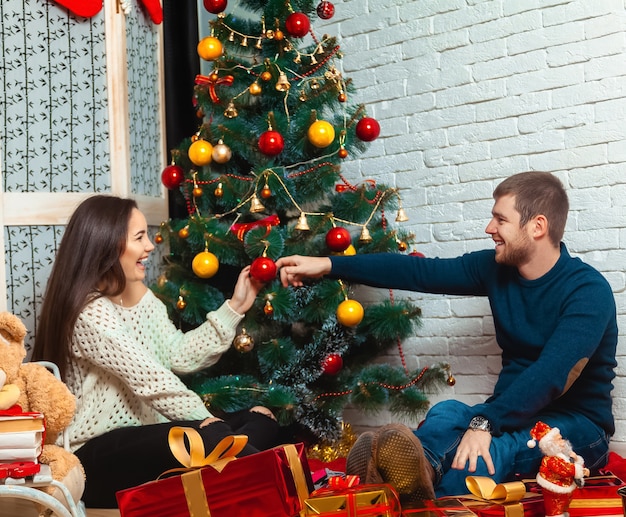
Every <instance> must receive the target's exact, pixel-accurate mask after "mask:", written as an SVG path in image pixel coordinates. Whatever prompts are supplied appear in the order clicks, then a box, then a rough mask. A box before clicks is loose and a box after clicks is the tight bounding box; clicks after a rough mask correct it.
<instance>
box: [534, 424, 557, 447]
mask: <svg viewBox="0 0 626 517" xmlns="http://www.w3.org/2000/svg"><path fill="white" fill-rule="evenodd" d="M560 434H561V431H560V430H559V428H558V427H550V426H549V425H548V424H544V423H543V422H537V423H536V424H535V426H534V427H533V428H532V429H531V430H530V438H531V439H530V440H528V442H527V443H526V445H528V447H530V448H531V449H532V448H533V447H535V446H536V445H537V442H539V444H540V445H541V442H542V441H544V443H547V442H549V441H550V440H553V439H554V438H555V437H556V436H558V435H560Z"/></svg>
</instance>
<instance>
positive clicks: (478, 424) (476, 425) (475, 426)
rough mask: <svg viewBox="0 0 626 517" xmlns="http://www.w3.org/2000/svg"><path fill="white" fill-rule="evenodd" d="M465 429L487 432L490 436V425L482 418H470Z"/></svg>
mask: <svg viewBox="0 0 626 517" xmlns="http://www.w3.org/2000/svg"><path fill="white" fill-rule="evenodd" d="M467 428H468V429H472V430H473V431H487V432H488V433H490V434H491V424H490V423H489V420H487V419H486V418H485V417H484V416H475V417H474V418H472V420H471V421H470V423H469V426H468V427H467Z"/></svg>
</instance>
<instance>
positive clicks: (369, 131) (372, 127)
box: [356, 117, 380, 142]
mask: <svg viewBox="0 0 626 517" xmlns="http://www.w3.org/2000/svg"><path fill="white" fill-rule="evenodd" d="M378 135H380V124H378V122H377V121H376V119H373V118H372V117H364V118H362V119H361V120H359V122H358V123H357V125H356V136H358V137H359V138H360V139H361V140H363V141H364V142H371V141H372V140H376V139H377V138H378Z"/></svg>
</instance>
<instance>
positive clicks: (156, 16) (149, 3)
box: [55, 0, 163, 24]
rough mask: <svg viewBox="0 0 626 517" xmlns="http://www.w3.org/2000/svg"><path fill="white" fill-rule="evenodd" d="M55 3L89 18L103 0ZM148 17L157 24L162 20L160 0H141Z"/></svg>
mask: <svg viewBox="0 0 626 517" xmlns="http://www.w3.org/2000/svg"><path fill="white" fill-rule="evenodd" d="M55 1H56V3H57V4H59V5H61V6H63V7H65V8H66V9H69V10H70V11H71V12H72V13H74V14H75V15H76V16H80V17H82V18H91V17H92V16H95V15H96V14H98V13H99V12H100V11H101V10H102V3H103V0H55ZM141 3H142V4H143V6H144V8H145V9H146V11H147V12H148V16H150V19H151V20H152V21H153V22H154V23H156V24H159V23H161V22H162V21H163V8H162V7H161V2H160V0H141Z"/></svg>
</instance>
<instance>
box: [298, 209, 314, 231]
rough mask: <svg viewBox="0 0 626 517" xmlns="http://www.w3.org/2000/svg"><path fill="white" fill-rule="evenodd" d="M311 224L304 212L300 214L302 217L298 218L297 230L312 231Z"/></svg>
mask: <svg viewBox="0 0 626 517" xmlns="http://www.w3.org/2000/svg"><path fill="white" fill-rule="evenodd" d="M310 229H311V228H309V222H308V221H307V220H306V215H305V213H304V212H300V217H298V223H297V224H296V230H300V231H307V230H310Z"/></svg>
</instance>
